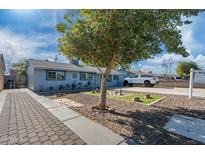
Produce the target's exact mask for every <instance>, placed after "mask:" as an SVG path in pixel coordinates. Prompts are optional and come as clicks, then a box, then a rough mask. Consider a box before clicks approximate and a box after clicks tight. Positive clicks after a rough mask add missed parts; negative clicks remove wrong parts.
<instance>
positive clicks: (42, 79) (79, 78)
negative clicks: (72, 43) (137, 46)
mask: <svg viewBox="0 0 205 154" xmlns="http://www.w3.org/2000/svg"><path fill="white" fill-rule="evenodd" d="M100 69H101V71H105V68H100ZM27 77H28V88H29V89H31V90H33V91H36V92H39V91H41V92H47V91H59V90H81V89H82V90H83V89H93V88H97V87H100V84H101V72H100V71H99V70H98V69H97V68H95V67H91V66H80V65H74V64H65V63H56V62H50V61H41V60H34V59H30V60H29V66H28V70H27ZM123 79H124V74H123V73H120V72H118V71H116V70H112V71H111V73H110V76H109V78H108V82H107V86H108V87H119V86H122V85H123Z"/></svg>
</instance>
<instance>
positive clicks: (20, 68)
mask: <svg viewBox="0 0 205 154" xmlns="http://www.w3.org/2000/svg"><path fill="white" fill-rule="evenodd" d="M12 68H14V70H15V71H16V73H17V74H18V75H26V71H27V68H28V61H27V60H22V61H19V62H18V63H15V64H13V66H12Z"/></svg>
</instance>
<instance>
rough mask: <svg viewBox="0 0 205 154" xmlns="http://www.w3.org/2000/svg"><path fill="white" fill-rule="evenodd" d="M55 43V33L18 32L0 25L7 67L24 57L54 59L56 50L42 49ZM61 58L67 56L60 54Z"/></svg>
mask: <svg viewBox="0 0 205 154" xmlns="http://www.w3.org/2000/svg"><path fill="white" fill-rule="evenodd" d="M55 44H56V36H55V35H54V34H53V33H47V34H44V33H36V32H32V33H30V34H25V33H16V32H14V31H12V30H11V29H9V28H2V27H0V53H3V54H4V59H5V62H6V65H7V69H8V67H10V66H11V65H12V64H13V63H15V62H18V61H19V60H21V59H23V58H35V59H54V58H55V55H56V54H57V52H56V51H52V52H51V51H50V52H49V51H44V50H42V49H43V48H47V47H49V46H53V45H55ZM59 60H61V61H65V58H63V57H62V56H59Z"/></svg>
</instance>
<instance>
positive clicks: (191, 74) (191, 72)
mask: <svg viewBox="0 0 205 154" xmlns="http://www.w3.org/2000/svg"><path fill="white" fill-rule="evenodd" d="M193 82H194V69H193V68H192V69H191V70H190V79H189V99H191V98H192V95H193Z"/></svg>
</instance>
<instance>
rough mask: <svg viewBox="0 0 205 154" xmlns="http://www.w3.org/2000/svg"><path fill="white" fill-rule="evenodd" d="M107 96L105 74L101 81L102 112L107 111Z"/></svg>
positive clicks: (100, 104)
mask: <svg viewBox="0 0 205 154" xmlns="http://www.w3.org/2000/svg"><path fill="white" fill-rule="evenodd" d="M106 96H107V77H106V76H105V75H104V74H103V75H102V79H101V97H100V103H99V106H100V110H105V107H106Z"/></svg>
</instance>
